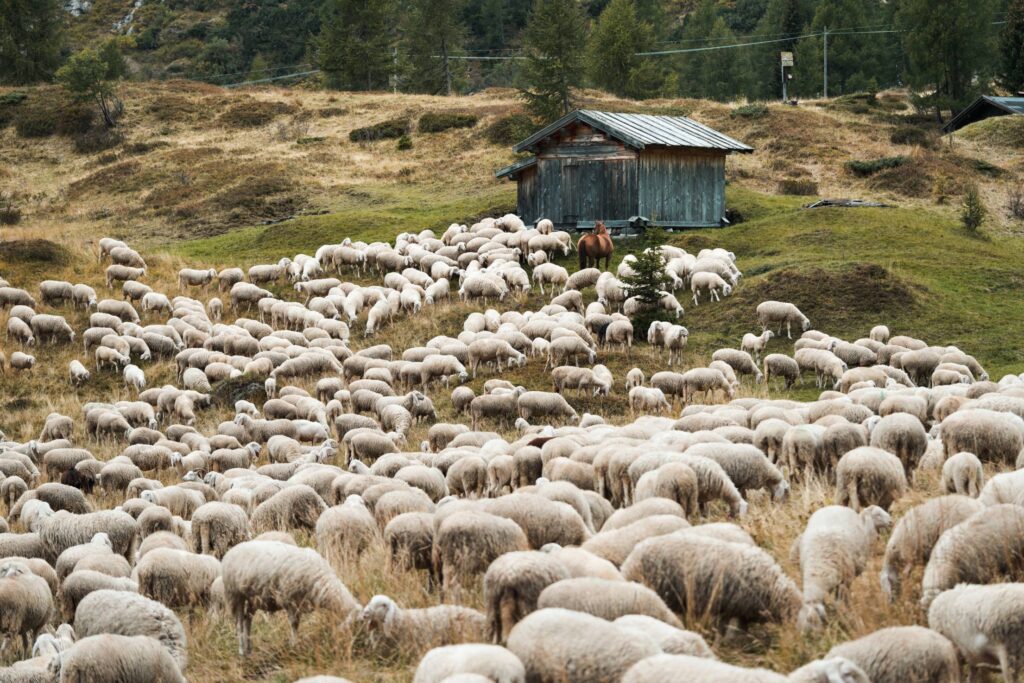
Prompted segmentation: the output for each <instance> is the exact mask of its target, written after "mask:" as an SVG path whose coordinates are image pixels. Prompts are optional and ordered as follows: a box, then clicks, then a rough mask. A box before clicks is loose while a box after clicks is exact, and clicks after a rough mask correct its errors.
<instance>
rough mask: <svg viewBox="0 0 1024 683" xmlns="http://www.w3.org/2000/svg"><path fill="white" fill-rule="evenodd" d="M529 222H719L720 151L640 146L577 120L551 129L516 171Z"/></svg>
mask: <svg viewBox="0 0 1024 683" xmlns="http://www.w3.org/2000/svg"><path fill="white" fill-rule="evenodd" d="M517 182H518V211H519V215H520V216H522V217H523V220H525V221H526V222H527V223H532V222H534V221H536V220H538V219H540V218H550V219H551V220H552V221H553V222H554V223H555V225H556V226H558V227H560V228H574V227H575V226H576V224H577V223H579V222H586V223H592V222H593V221H596V220H603V221H608V222H623V221H625V220H627V219H629V218H630V217H631V216H635V215H643V216H646V217H648V218H650V219H652V220H653V221H654V222H655V223H657V224H659V225H664V226H666V227H698V226H714V225H718V224H719V222H720V220H721V218H722V217H723V216H724V215H725V155H724V154H718V153H714V152H705V151H702V150H693V149H687V148H678V147H674V148H652V147H648V148H646V149H644V150H643V151H641V152H639V153H638V152H637V151H636V150H634V149H632V148H630V147H627V146H626V145H624V144H622V143H621V142H619V141H617V140H614V139H611V138H609V137H608V136H607V135H605V134H604V133H602V132H601V131H598V130H595V129H593V128H591V127H590V126H587V125H586V124H582V123H577V124H575V125H572V126H570V127H568V128H566V129H564V130H562V131H559V132H558V133H557V134H556V135H555V136H553V137H552V138H551V139H550V140H549V141H548V142H547V143H546V144H544V146H543V148H541V149H540V150H539V153H538V154H537V163H536V165H535V166H532V167H529V168H526V169H523V170H522V171H520V172H519V174H518V176H517Z"/></svg>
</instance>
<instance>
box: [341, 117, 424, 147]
mask: <svg viewBox="0 0 1024 683" xmlns="http://www.w3.org/2000/svg"><path fill="white" fill-rule="evenodd" d="M408 131H409V121H408V119H390V120H388V121H382V122H381V123H375V124H373V125H372V126H366V127H364V128H356V129H355V130H353V131H352V132H350V133H349V134H348V139H349V140H351V141H352V142H372V141H374V140H395V139H397V138H400V137H402V136H403V135H405V134H406V133H407V132H408Z"/></svg>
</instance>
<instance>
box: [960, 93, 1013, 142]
mask: <svg viewBox="0 0 1024 683" xmlns="http://www.w3.org/2000/svg"><path fill="white" fill-rule="evenodd" d="M986 105H987V106H990V107H994V108H996V109H998V110H999V111H1001V112H1003V113H1004V114H1024V97H992V96H990V95H982V96H981V97H979V98H978V99H976V100H974V102H971V103H970V104H969V105H967V106H966V107H964V108H963V109H962V110H961V111H960V113H959V114H957V115H956V116H954V117H953V118H951V119H950V120H949V123H947V124H946V125H945V126H943V127H942V130H944V131H946V132H947V133H948V132H950V131H954V130H957V129H959V128H963V127H964V126H966V125H967V124H968V123H973V122H974V121H975V120H980V119H977V118H975V117H976V116H977V115H978V114H979V111H978V110H979V109H981V108H982V107H985V106H986ZM997 115H1000V116H1001V115H1002V114H997ZM981 118H988V117H987V116H982V117H981Z"/></svg>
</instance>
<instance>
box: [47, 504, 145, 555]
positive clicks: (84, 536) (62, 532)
mask: <svg viewBox="0 0 1024 683" xmlns="http://www.w3.org/2000/svg"><path fill="white" fill-rule="evenodd" d="M138 529H139V525H138V522H136V521H135V519H134V518H133V517H132V516H131V515H129V514H127V513H125V512H118V511H116V510H102V511H100V512H90V513H87V514H72V513H70V512H68V511H66V510H58V511H57V512H56V513H55V514H54V515H53V516H52V517H50V518H49V519H47V520H46V522H45V523H44V524H43V528H42V530H41V531H40V532H39V538H40V540H41V541H42V543H43V547H44V549H45V552H46V557H47V559H48V560H50V561H55V560H56V559H57V558H58V557H59V556H60V554H61V553H62V552H64V551H65V550H66V549H68V548H70V547H72V546H76V545H81V544H84V543H89V542H90V541H91V540H92V539H93V537H94V536H95V535H96V534H99V533H104V534H106V538H107V539H108V540H109V542H110V544H111V547H112V548H113V551H114V552H115V553H116V554H118V555H123V556H124V557H125V558H131V557H132V553H133V552H134V547H135V543H136V542H137V537H138Z"/></svg>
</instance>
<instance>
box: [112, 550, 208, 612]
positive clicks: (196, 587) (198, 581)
mask: <svg viewBox="0 0 1024 683" xmlns="http://www.w3.org/2000/svg"><path fill="white" fill-rule="evenodd" d="M219 576H220V561H218V560H217V558H215V557H211V556H209V555H197V554H195V553H192V552H189V551H187V550H177V549H173V548H156V549H154V550H152V551H150V552H148V553H146V555H145V557H143V558H142V559H140V560H139V562H138V564H137V565H136V566H135V569H134V571H133V572H132V578H133V579H134V580H135V581H136V582H137V583H138V585H139V593H141V594H142V595H145V596H146V597H148V598H152V599H153V600H157V601H159V602H161V603H163V604H164V605H167V606H168V607H171V608H172V609H178V608H182V607H189V606H193V605H200V606H204V607H209V604H210V591H211V586H212V585H213V582H214V580H215V579H217V577H219Z"/></svg>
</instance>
